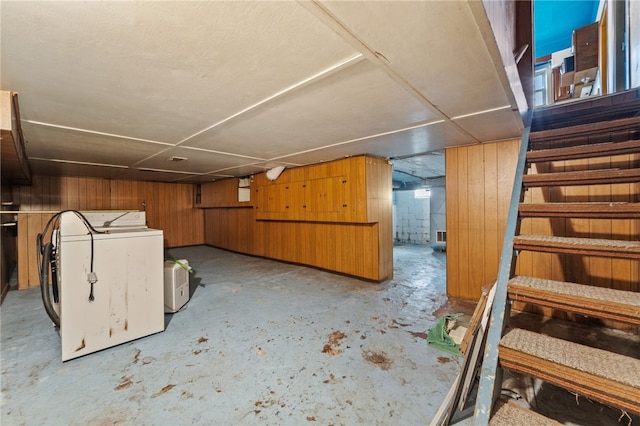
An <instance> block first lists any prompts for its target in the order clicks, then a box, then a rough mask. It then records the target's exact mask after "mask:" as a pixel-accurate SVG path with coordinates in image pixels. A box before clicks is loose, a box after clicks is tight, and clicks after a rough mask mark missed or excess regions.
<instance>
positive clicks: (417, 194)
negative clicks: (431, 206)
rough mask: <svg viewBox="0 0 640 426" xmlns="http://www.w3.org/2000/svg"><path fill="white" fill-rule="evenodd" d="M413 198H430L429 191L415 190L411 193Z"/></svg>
mask: <svg viewBox="0 0 640 426" xmlns="http://www.w3.org/2000/svg"><path fill="white" fill-rule="evenodd" d="M413 196H414V198H431V190H430V189H416V190H415V191H413Z"/></svg>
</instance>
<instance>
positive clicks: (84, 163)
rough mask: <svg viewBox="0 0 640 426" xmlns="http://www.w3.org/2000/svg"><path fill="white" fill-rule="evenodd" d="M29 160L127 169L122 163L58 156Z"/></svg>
mask: <svg viewBox="0 0 640 426" xmlns="http://www.w3.org/2000/svg"><path fill="white" fill-rule="evenodd" d="M29 160H33V161H46V162H49V163H63V164H78V165H81V166H98V167H111V168H114V169H128V168H129V166H125V165H122V164H105V163H91V162H88V161H74V160H61V159H59V158H41V157H29Z"/></svg>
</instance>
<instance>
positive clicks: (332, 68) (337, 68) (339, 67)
mask: <svg viewBox="0 0 640 426" xmlns="http://www.w3.org/2000/svg"><path fill="white" fill-rule="evenodd" d="M363 59H364V57H363V55H362V54H361V53H358V54H356V55H354V56H351V57H350V58H347V59H346V60H344V61H342V62H339V63H337V64H335V65H332V66H330V67H329V68H327V69H324V70H322V71H320V72H318V73H316V74H314V75H312V76H311V77H307V78H305V79H304V80H302V81H299V82H297V83H295V84H293V85H291V86H289V87H287V88H285V89H282V90H280V91H279V92H276V93H274V94H273V95H271V96H268V97H267V98H265V99H263V100H261V101H258V102H256V103H255V104H253V105H250V106H248V107H246V108H245V109H243V110H241V111H238V112H236V113H235V114H233V115H230V116H229V117H227V118H224V119H222V120H220V121H218V122H217V123H215V124H212V125H211V126H209V127H207V128H205V129H202V130H200V131H198V132H196V133H194V134H193V135H191V136H188V137H186V138H184V139H182V140H181V141H180V142H178V143H177V144H176V146H180V145H182V144H184V143H185V142H187V141H189V140H191V139H193V138H194V137H196V136H199V135H201V134H202V133H204V132H207V131H209V130H211V129H215V128H216V127H219V126H221V125H223V124H224V123H227V122H229V121H231V120H233V119H235V118H238V117H239V116H241V115H243V114H246V113H248V112H250V111H254V110H256V109H258V108H260V107H262V106H265V105H267V104H269V103H271V102H273V101H275V100H276V99H278V98H281V97H282V96H285V95H288V94H290V93H291V92H293V91H295V90H298V89H301V88H303V87H305V86H308V85H309V84H312V83H315V82H317V81H319V80H322V79H323V78H325V77H328V76H330V75H332V74H334V73H336V72H338V71H341V70H343V69H345V68H348V67H350V66H352V65H355V64H357V63H358V62H360V61H362V60H363Z"/></svg>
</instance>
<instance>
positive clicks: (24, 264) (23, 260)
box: [16, 214, 35, 289]
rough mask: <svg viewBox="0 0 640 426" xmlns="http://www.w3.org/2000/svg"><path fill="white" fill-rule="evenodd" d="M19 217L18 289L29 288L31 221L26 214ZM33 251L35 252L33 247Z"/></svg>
mask: <svg viewBox="0 0 640 426" xmlns="http://www.w3.org/2000/svg"><path fill="white" fill-rule="evenodd" d="M17 216H18V230H19V232H20V234H19V237H20V238H18V241H17V244H16V245H17V259H18V288H19V289H23V288H28V287H29V241H28V240H29V238H28V231H29V220H28V216H27V215H26V214H19V215H17ZM25 232H27V238H23V237H22V235H23V234H24V233H25ZM31 250H35V248H34V247H33V246H32V248H31Z"/></svg>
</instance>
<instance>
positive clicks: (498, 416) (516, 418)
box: [489, 400, 562, 426]
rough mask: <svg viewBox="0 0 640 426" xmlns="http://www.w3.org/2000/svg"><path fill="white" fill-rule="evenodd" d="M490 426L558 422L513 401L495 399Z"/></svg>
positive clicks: (537, 425) (539, 425)
mask: <svg viewBox="0 0 640 426" xmlns="http://www.w3.org/2000/svg"><path fill="white" fill-rule="evenodd" d="M489 424H490V425H491V426H514V425H527V426H559V425H561V424H562V423H558V422H556V421H555V420H552V419H550V418H548V417H545V416H543V415H542V414H538V413H536V412H534V411H531V410H527V409H526V408H524V407H522V406H520V405H518V404H517V403H515V402H511V401H509V402H506V401H502V400H500V401H497V402H496V406H495V410H494V412H493V414H492V415H491V421H489Z"/></svg>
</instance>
